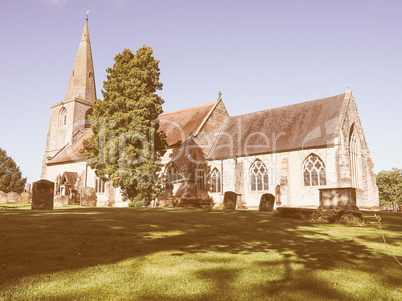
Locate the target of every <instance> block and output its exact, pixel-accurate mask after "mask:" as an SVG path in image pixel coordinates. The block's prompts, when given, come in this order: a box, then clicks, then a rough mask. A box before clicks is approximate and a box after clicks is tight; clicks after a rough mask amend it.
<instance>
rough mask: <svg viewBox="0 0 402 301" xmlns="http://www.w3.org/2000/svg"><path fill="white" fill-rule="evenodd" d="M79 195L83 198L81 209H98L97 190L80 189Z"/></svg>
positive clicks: (90, 188) (89, 188)
mask: <svg viewBox="0 0 402 301" xmlns="http://www.w3.org/2000/svg"><path fill="white" fill-rule="evenodd" d="M78 193H79V195H80V197H81V201H80V204H81V207H96V201H97V197H96V192H95V188H92V187H83V188H80V189H79V192H78Z"/></svg>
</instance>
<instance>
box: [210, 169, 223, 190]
mask: <svg viewBox="0 0 402 301" xmlns="http://www.w3.org/2000/svg"><path fill="white" fill-rule="evenodd" d="M211 192H221V173H220V172H219V170H218V169H216V168H215V169H214V170H213V171H212V173H211Z"/></svg>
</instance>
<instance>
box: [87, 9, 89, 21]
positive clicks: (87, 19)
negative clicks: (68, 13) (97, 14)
mask: <svg viewBox="0 0 402 301" xmlns="http://www.w3.org/2000/svg"><path fill="white" fill-rule="evenodd" d="M88 14H89V10H87V21H88Z"/></svg>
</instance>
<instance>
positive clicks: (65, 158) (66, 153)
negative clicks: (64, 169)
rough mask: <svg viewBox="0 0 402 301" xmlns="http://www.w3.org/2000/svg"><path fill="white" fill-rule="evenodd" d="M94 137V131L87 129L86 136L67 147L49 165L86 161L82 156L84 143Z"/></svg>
mask: <svg viewBox="0 0 402 301" xmlns="http://www.w3.org/2000/svg"><path fill="white" fill-rule="evenodd" d="M91 136H92V130H91V129H87V130H86V131H85V132H84V134H83V135H82V136H81V137H79V138H78V139H77V140H76V141H75V142H74V143H73V144H71V145H70V144H69V145H67V146H66V147H65V148H64V149H63V150H62V151H61V152H60V153H58V154H57V155H56V156H55V157H54V158H53V159H51V160H50V161H48V163H47V164H57V163H68V162H73V161H79V160H83V159H84V155H83V154H80V149H81V148H82V142H83V141H84V140H85V139H88V138H89V137H91Z"/></svg>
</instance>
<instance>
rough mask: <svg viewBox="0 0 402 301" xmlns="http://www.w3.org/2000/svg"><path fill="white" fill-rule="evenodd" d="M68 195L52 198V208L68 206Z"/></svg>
mask: <svg viewBox="0 0 402 301" xmlns="http://www.w3.org/2000/svg"><path fill="white" fill-rule="evenodd" d="M69 199H70V198H69V197H68V195H56V196H55V197H54V206H56V207H63V206H65V205H68V201H69Z"/></svg>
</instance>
